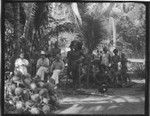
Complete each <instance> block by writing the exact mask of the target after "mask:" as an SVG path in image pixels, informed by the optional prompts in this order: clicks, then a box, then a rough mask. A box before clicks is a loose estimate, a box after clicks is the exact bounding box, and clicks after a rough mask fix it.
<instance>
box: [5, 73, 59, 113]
mask: <svg viewBox="0 0 150 116" xmlns="http://www.w3.org/2000/svg"><path fill="white" fill-rule="evenodd" d="M4 99H5V101H4V112H5V113H9V114H10V113H15V114H19V113H29V114H49V113H52V112H53V111H55V110H56V109H57V108H58V107H59V103H58V99H57V95H56V92H55V90H54V84H53V82H50V81H49V82H43V81H41V80H40V79H39V78H36V79H32V78H31V77H30V76H23V75H19V76H18V75H17V76H12V77H11V78H8V79H7V80H6V81H5V93H4Z"/></svg>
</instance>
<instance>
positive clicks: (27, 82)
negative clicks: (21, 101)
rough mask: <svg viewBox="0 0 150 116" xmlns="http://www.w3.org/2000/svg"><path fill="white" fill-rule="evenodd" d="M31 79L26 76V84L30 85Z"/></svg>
mask: <svg viewBox="0 0 150 116" xmlns="http://www.w3.org/2000/svg"><path fill="white" fill-rule="evenodd" d="M31 81H32V80H31V79H30V78H25V79H24V82H25V84H27V85H30V84H31Z"/></svg>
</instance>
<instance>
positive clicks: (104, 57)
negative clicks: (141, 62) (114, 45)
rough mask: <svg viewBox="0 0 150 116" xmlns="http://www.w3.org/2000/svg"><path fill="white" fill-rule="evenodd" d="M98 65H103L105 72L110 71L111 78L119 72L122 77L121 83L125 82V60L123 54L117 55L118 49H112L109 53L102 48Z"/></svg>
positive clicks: (105, 48)
mask: <svg viewBox="0 0 150 116" xmlns="http://www.w3.org/2000/svg"><path fill="white" fill-rule="evenodd" d="M99 58H100V60H99V61H100V65H103V68H105V70H107V69H111V72H112V76H116V74H117V73H118V72H119V71H120V74H121V75H122V79H123V82H125V83H126V82H127V75H126V74H127V62H128V60H127V58H126V56H125V54H124V53H121V55H119V51H118V49H114V50H113V53H111V52H110V51H109V50H108V48H107V47H104V48H103V51H102V52H101V54H100V55H99Z"/></svg>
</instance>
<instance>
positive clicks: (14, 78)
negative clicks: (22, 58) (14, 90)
mask: <svg viewBox="0 0 150 116" xmlns="http://www.w3.org/2000/svg"><path fill="white" fill-rule="evenodd" d="M12 80H13V81H14V82H16V81H19V80H20V78H19V77H18V76H13V77H12Z"/></svg>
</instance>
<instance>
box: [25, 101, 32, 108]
mask: <svg viewBox="0 0 150 116" xmlns="http://www.w3.org/2000/svg"><path fill="white" fill-rule="evenodd" d="M25 106H26V107H31V106H33V102H32V101H26V102H25Z"/></svg>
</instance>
